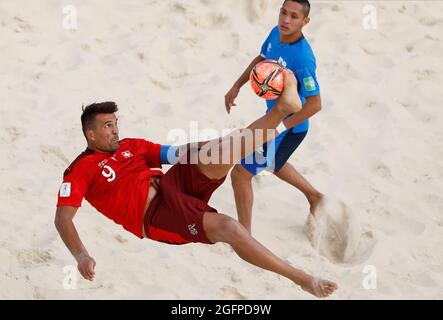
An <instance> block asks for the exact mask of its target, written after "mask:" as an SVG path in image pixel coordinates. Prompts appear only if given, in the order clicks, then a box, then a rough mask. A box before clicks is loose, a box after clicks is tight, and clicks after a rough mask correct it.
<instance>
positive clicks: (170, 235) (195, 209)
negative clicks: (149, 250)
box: [144, 163, 226, 244]
mask: <svg viewBox="0 0 443 320" xmlns="http://www.w3.org/2000/svg"><path fill="white" fill-rule="evenodd" d="M225 179H226V177H224V178H222V179H220V180H211V179H209V178H208V177H206V176H205V175H204V174H203V173H201V171H200V170H199V169H198V167H197V165H195V164H180V163H178V164H176V165H174V166H173V167H172V168H171V169H169V171H168V172H167V173H166V174H165V175H163V176H162V177H161V179H160V186H159V190H158V193H157V195H156V196H155V198H154V199H153V200H152V202H151V204H150V205H149V208H148V210H147V211H146V215H145V221H144V226H145V233H146V235H147V236H148V238H150V239H152V240H156V241H160V242H165V243H169V244H186V243H191V242H200V243H209V244H210V243H212V242H211V241H209V239H208V238H207V237H206V234H205V231H204V230H203V216H204V213H205V212H217V210H216V209H214V208H212V207H210V206H209V205H208V201H209V199H210V198H211V195H212V193H213V192H214V191H215V190H216V189H217V188H218V187H219V186H220V185H221V184H222V183H223V182H224V181H225Z"/></svg>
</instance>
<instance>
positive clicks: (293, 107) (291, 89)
mask: <svg viewBox="0 0 443 320" xmlns="http://www.w3.org/2000/svg"><path fill="white" fill-rule="evenodd" d="M284 73H285V87H284V89H283V92H282V94H281V96H280V98H278V101H277V104H276V108H277V109H278V110H279V111H282V112H283V113H285V114H290V113H295V112H298V111H300V110H301V108H302V104H301V100H300V96H299V95H298V92H297V80H296V79H295V76H294V73H293V72H292V71H290V70H288V69H285V70H284Z"/></svg>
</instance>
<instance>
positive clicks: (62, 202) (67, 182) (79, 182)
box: [57, 164, 90, 208]
mask: <svg viewBox="0 0 443 320" xmlns="http://www.w3.org/2000/svg"><path fill="white" fill-rule="evenodd" d="M89 184H90V175H89V174H88V172H87V170H86V169H84V168H83V167H82V166H81V165H79V164H77V165H76V166H75V167H74V168H73V169H72V171H70V172H69V173H67V174H65V175H64V178H63V183H62V184H61V186H60V190H59V192H58V201H57V207H62V206H69V207H77V208H78V207H80V206H81V204H82V201H83V198H84V196H85V194H86V192H87V191H88V186H89Z"/></svg>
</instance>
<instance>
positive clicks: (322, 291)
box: [301, 275, 338, 298]
mask: <svg viewBox="0 0 443 320" xmlns="http://www.w3.org/2000/svg"><path fill="white" fill-rule="evenodd" d="M301 288H302V289H303V290H305V291H306V292H309V293H310V294H312V295H314V296H316V297H317V298H326V297H328V296H330V295H331V294H332V293H334V291H335V290H337V288H338V286H337V284H335V283H334V282H332V281H328V280H322V279H319V278H316V277H312V276H309V275H308V278H307V279H306V281H305V283H304V284H303V285H302V286H301Z"/></svg>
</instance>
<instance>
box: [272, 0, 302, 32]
mask: <svg viewBox="0 0 443 320" xmlns="http://www.w3.org/2000/svg"><path fill="white" fill-rule="evenodd" d="M308 22H309V17H305V14H304V12H303V6H302V5H301V4H300V3H298V2H294V1H286V2H285V3H283V6H282V7H281V9H280V14H279V16H278V29H279V31H280V34H281V35H282V36H285V37H291V36H293V35H296V34H299V33H300V32H301V29H302V28H303V27H304V26H305V25H306V24H307V23H308Z"/></svg>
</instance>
